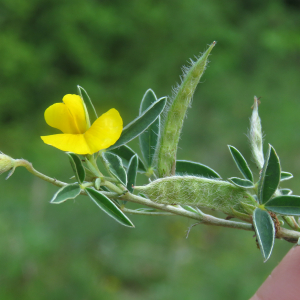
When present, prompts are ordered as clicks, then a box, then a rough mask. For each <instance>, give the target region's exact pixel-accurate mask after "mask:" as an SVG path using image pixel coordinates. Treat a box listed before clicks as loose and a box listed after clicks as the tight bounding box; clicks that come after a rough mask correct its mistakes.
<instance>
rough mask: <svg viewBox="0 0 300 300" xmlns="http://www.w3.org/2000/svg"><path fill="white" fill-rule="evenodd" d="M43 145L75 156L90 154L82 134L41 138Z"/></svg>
mask: <svg viewBox="0 0 300 300" xmlns="http://www.w3.org/2000/svg"><path fill="white" fill-rule="evenodd" d="M41 138H42V140H43V141H44V143H45V144H48V145H51V146H53V147H55V148H58V149H59V150H62V151H69V152H73V153H76V154H92V153H94V152H91V150H90V149H89V146H88V144H87V142H86V140H85V138H84V135H83V134H63V133H62V134H54V135H47V136H41Z"/></svg>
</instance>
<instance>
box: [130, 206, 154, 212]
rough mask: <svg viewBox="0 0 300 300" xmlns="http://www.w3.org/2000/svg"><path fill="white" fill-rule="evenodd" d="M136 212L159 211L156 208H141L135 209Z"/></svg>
mask: <svg viewBox="0 0 300 300" xmlns="http://www.w3.org/2000/svg"><path fill="white" fill-rule="evenodd" d="M135 211H140V212H155V211H157V210H156V209H155V208H147V207H141V208H137V209H135Z"/></svg>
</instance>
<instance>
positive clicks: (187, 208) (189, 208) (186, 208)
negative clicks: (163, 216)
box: [181, 205, 198, 214]
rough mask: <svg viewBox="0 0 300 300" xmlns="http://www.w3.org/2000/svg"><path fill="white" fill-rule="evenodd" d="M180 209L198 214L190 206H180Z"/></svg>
mask: <svg viewBox="0 0 300 300" xmlns="http://www.w3.org/2000/svg"><path fill="white" fill-rule="evenodd" d="M181 207H182V208H183V209H185V210H187V211H190V212H192V213H195V214H198V211H197V210H196V209H195V208H193V207H192V206H189V205H181Z"/></svg>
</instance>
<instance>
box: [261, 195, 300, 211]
mask: <svg viewBox="0 0 300 300" xmlns="http://www.w3.org/2000/svg"><path fill="white" fill-rule="evenodd" d="M265 208H266V209H267V210H270V211H273V212H274V213H277V214H281V215H286V216H300V196H295V195H285V196H278V197H275V198H272V199H271V200H269V201H268V202H267V203H266V204H265Z"/></svg>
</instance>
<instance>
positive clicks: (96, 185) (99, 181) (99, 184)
mask: <svg viewBox="0 0 300 300" xmlns="http://www.w3.org/2000/svg"><path fill="white" fill-rule="evenodd" d="M100 186H101V179H100V178H99V177H98V178H96V180H95V188H96V190H100Z"/></svg>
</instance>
